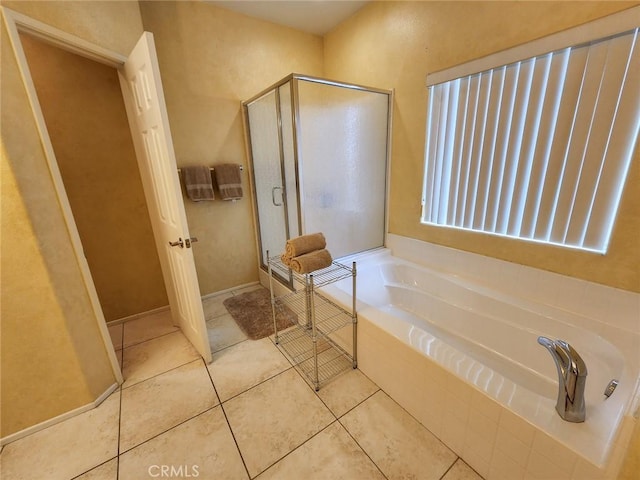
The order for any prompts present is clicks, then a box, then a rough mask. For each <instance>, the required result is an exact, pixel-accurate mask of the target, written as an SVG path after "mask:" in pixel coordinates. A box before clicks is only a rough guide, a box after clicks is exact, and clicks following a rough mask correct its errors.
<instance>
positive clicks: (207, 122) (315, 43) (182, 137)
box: [140, 2, 323, 295]
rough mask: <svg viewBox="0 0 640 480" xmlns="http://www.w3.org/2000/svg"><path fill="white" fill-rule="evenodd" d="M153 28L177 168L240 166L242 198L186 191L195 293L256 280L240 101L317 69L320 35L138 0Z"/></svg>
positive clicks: (201, 6) (194, 6)
mask: <svg viewBox="0 0 640 480" xmlns="http://www.w3.org/2000/svg"><path fill="white" fill-rule="evenodd" d="M140 9H141V12H142V18H143V21H144V26H145V29H146V30H148V31H151V32H153V34H154V37H155V41H156V48H157V50H158V57H159V60H160V71H161V72H162V82H163V86H164V93H165V99H166V102H167V109H168V111H169V122H170V124H171V133H172V135H173V143H174V147H175V151H176V157H177V161H178V166H179V167H180V166H187V165H198V164H206V165H209V166H212V165H215V164H216V163H225V162H232V163H240V164H242V165H244V167H245V171H244V173H243V187H244V192H245V198H243V199H242V200H240V201H238V202H236V203H228V202H222V201H220V200H216V201H214V202H200V203H194V202H191V201H189V200H186V199H185V204H186V210H187V217H188V222H189V229H190V233H191V235H192V236H196V237H198V239H199V243H197V244H195V245H194V255H195V260H196V269H197V271H198V280H199V282H200V290H201V293H202V294H203V295H206V294H208V293H212V292H217V291H220V290H223V289H226V288H230V287H234V286H237V285H241V284H244V283H248V282H252V281H257V280H258V270H257V257H256V246H255V233H254V226H253V220H252V208H251V202H252V199H251V196H250V195H251V192H250V188H249V169H248V163H247V159H246V155H245V149H244V137H243V125H242V116H241V109H240V102H241V101H242V100H247V99H248V98H250V97H252V96H254V95H255V94H257V93H259V92H260V91H262V90H264V89H265V88H267V87H268V86H269V85H271V84H272V83H275V82H276V81H278V80H280V79H281V78H283V77H285V76H286V75H288V74H289V73H291V72H297V73H306V74H309V75H321V74H322V61H323V60H322V39H321V38H320V37H317V36H314V35H309V34H305V33H301V32H298V31H295V30H292V29H289V28H285V27H280V26H277V25H274V24H271V23H267V22H264V21H260V20H256V19H252V18H249V17H246V16H243V15H240V14H237V13H235V12H231V11H228V10H224V9H221V8H218V7H215V6H213V5H210V4H206V3H202V2H141V4H140Z"/></svg>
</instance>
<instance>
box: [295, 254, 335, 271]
mask: <svg viewBox="0 0 640 480" xmlns="http://www.w3.org/2000/svg"><path fill="white" fill-rule="evenodd" d="M332 261H333V259H332V258H331V254H330V253H329V251H328V250H326V249H322V250H316V251H314V252H311V253H305V254H304V255H300V256H298V257H293V258H292V259H291V264H290V267H291V270H293V271H294V272H296V273H311V272H315V271H316V270H320V269H321V268H326V267H328V266H330V265H331V262H332Z"/></svg>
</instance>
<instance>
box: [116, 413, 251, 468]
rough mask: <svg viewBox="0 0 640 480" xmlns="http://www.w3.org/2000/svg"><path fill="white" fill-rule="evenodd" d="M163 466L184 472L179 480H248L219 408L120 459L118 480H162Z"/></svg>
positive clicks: (152, 440) (131, 451)
mask: <svg viewBox="0 0 640 480" xmlns="http://www.w3.org/2000/svg"><path fill="white" fill-rule="evenodd" d="M162 466H168V467H169V468H171V466H173V467H174V471H177V470H176V469H179V468H182V473H183V474H182V475H181V476H179V478H187V477H189V476H190V477H192V478H200V479H207V480H208V479H225V480H227V479H228V480H234V479H246V478H248V476H247V472H246V470H245V469H244V466H243V465H242V459H241V458H240V454H239V453H238V449H237V448H236V444H235V442H234V441H233V437H232V436H231V432H230V431H229V426H228V425H227V422H226V421H225V418H224V414H223V413H222V409H221V408H220V407H216V408H213V409H211V410H209V411H207V412H205V413H203V414H202V415H199V416H197V417H195V418H193V419H191V420H189V421H188V422H185V423H183V424H181V425H178V426H177V427H175V428H173V429H171V430H169V431H168V432H166V433H163V434H162V435H160V436H158V437H155V438H153V439H151V440H149V441H148V442H146V443H143V444H142V445H140V446H139V447H136V448H134V449H133V450H129V451H128V452H126V453H125V454H123V455H122V456H121V457H120V476H119V479H120V480H139V479H142V478H152V477H153V476H156V477H157V478H162V477H160V475H159V473H161V472H160V470H159V469H160V468H162ZM169 473H171V470H169ZM175 477H178V475H174V478H175ZM164 478H168V476H165V477H164Z"/></svg>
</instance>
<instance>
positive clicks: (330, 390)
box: [318, 370, 379, 417]
mask: <svg viewBox="0 0 640 480" xmlns="http://www.w3.org/2000/svg"><path fill="white" fill-rule="evenodd" d="M378 390H379V388H378V386H377V385H376V384H375V383H373V382H372V381H371V380H369V379H368V378H367V377H366V376H365V375H363V373H362V372H361V371H360V370H350V371H348V372H347V373H345V374H343V375H340V376H339V377H338V378H336V379H334V380H332V381H330V382H329V383H327V384H326V385H324V386H323V387H322V388H321V389H320V391H319V392H318V396H319V397H320V398H321V399H322V400H323V401H324V403H326V404H327V406H328V407H329V409H330V410H331V411H332V412H333V414H334V415H335V416H336V417H341V416H342V415H344V414H345V413H347V412H348V411H349V410H351V409H352V408H353V407H355V406H356V405H358V404H359V403H360V402H362V401H364V400H365V399H366V398H367V397H369V396H371V395H372V394H374V393H375V392H377V391H378Z"/></svg>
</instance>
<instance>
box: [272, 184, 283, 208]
mask: <svg viewBox="0 0 640 480" xmlns="http://www.w3.org/2000/svg"><path fill="white" fill-rule="evenodd" d="M276 190H280V198H281V199H284V194H283V189H282V187H273V188H272V189H271V202H273V205H274V206H275V207H281V206H282V203H277V202H276Z"/></svg>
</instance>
